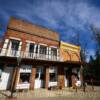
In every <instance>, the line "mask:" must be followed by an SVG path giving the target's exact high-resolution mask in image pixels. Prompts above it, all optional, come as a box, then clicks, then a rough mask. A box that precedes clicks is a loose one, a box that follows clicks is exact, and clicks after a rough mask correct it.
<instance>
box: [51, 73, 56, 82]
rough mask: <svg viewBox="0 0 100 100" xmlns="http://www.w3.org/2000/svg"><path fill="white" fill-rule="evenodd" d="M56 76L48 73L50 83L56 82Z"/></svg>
mask: <svg viewBox="0 0 100 100" xmlns="http://www.w3.org/2000/svg"><path fill="white" fill-rule="evenodd" d="M56 76H57V75H56V73H50V81H51V82H55V81H57V77H56Z"/></svg>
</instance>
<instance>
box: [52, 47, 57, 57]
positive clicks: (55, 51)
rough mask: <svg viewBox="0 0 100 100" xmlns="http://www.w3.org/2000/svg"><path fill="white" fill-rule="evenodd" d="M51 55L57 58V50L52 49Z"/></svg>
mask: <svg viewBox="0 0 100 100" xmlns="http://www.w3.org/2000/svg"><path fill="white" fill-rule="evenodd" d="M51 55H52V56H57V48H51Z"/></svg>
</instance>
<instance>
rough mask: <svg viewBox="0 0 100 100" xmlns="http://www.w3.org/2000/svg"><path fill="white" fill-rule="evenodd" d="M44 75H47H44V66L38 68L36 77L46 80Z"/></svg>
mask: <svg viewBox="0 0 100 100" xmlns="http://www.w3.org/2000/svg"><path fill="white" fill-rule="evenodd" d="M44 77H45V75H44V68H43V67H39V68H37V71H36V76H35V78H38V79H40V80H44Z"/></svg>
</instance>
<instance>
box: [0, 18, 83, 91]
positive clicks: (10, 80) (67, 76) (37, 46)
mask: <svg viewBox="0 0 100 100" xmlns="http://www.w3.org/2000/svg"><path fill="white" fill-rule="evenodd" d="M0 47H1V48H0V90H7V89H12V88H14V89H31V90H33V89H36V88H46V89H48V88H49V87H54V86H56V87H58V88H60V89H62V88H64V87H67V86H73V85H74V80H75V77H74V76H78V77H79V78H80V76H81V75H80V66H81V60H80V47H78V46H75V45H72V44H68V43H65V42H62V41H61V42H60V36H59V34H58V33H57V32H54V31H52V30H50V29H47V28H44V27H41V26H38V25H34V24H31V23H28V22H26V21H23V20H19V19H16V18H11V19H10V21H9V24H8V27H7V31H6V32H5V35H4V38H3V41H2V44H0ZM80 79H81V78H80Z"/></svg>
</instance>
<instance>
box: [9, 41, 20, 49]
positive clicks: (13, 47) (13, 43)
mask: <svg viewBox="0 0 100 100" xmlns="http://www.w3.org/2000/svg"><path fill="white" fill-rule="evenodd" d="M11 42H12V46H11V49H12V50H16V51H18V48H19V43H20V41H18V40H11Z"/></svg>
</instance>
